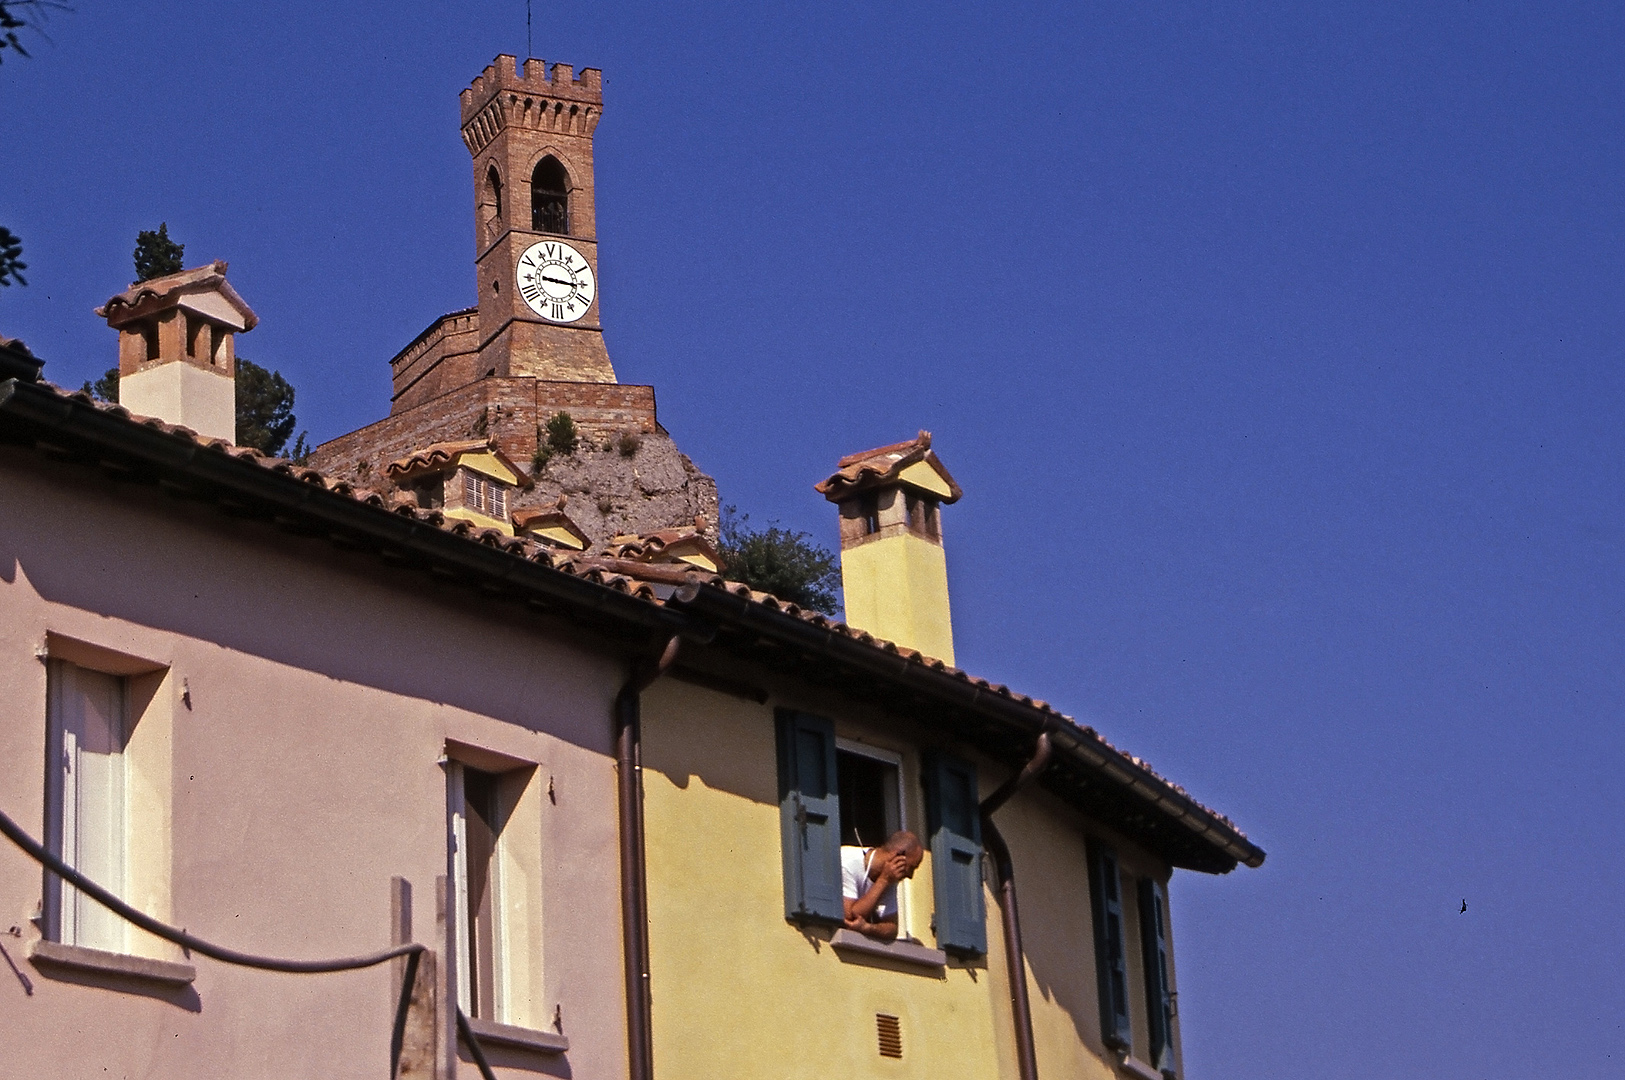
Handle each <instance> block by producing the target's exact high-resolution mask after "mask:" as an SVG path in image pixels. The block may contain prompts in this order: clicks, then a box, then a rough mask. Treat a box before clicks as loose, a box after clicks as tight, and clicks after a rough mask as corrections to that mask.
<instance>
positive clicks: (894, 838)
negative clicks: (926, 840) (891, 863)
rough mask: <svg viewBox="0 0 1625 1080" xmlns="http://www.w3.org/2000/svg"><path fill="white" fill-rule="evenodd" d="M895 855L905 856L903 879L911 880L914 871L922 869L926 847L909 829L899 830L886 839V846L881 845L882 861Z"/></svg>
mask: <svg viewBox="0 0 1625 1080" xmlns="http://www.w3.org/2000/svg"><path fill="white" fill-rule="evenodd" d="M893 855H901V856H903V860H904V862H903V866H904V872H903V877H904V878H911V877H913V876H914V871H916V870H918V869H919V868H920V863H922V862H924V861H925V845H924V844H921V843H920V838H919V837H918V836H915V835H914V834H913V833H911V832H909V831H908V830H907V829H898V830H897V831H896V832H894V833H892V834H891V835H890V836H888V837H887V838H886V842H885V843H884V844H881V845H880V857H881V858H882V859H889V858H891V857H892V856H893Z"/></svg>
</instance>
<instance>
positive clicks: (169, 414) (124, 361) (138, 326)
mask: <svg viewBox="0 0 1625 1080" xmlns="http://www.w3.org/2000/svg"><path fill="white" fill-rule="evenodd" d="M96 314H98V315H100V316H102V317H103V318H105V319H106V320H107V325H108V326H111V327H113V328H114V329H115V330H117V331H118V332H119V339H118V374H119V380H118V400H119V404H120V405H122V406H124V407H125V408H126V409H129V410H130V411H131V412H132V413H135V414H137V415H139V416H155V417H157V418H158V419H160V420H163V421H164V422H166V423H170V424H179V425H181V426H182V427H188V428H191V429H192V430H193V431H195V432H197V433H198V434H199V435H203V436H207V437H208V438H212V439H224V440H226V441H227V442H232V443H234V442H236V441H237V383H236V377H237V359H236V353H235V351H234V349H233V347H232V337H233V335H235V334H237V333H246V332H247V331H249V330H252V329H254V327H255V326H256V325H258V323H259V318H258V317H257V316H256V315H255V314H254V312H253V310H252V309H251V308H249V306H248V305H247V304H245V303H243V298H242V297H240V296H238V295H237V290H235V289H233V288H232V287H231V285H230V283H229V282H227V281H226V264H225V263H224V262H222V261H219V260H216V261H215V262H212V263H210V264H209V265H207V266H200V267H198V268H197V269H195V270H182V271H181V272H180V273H178V274H166V275H165V276H163V277H159V278H153V279H152V280H151V281H138V282H136V283H135V284H134V285H131V286H130V287H129V288H128V289H126V290H125V291H124V292H121V293H119V294H118V295H117V296H115V297H113V298H112V299H111V300H109V301H107V303H105V304H103V305H102V306H101V307H99V308H97V309H96Z"/></svg>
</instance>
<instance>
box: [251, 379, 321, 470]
mask: <svg viewBox="0 0 1625 1080" xmlns="http://www.w3.org/2000/svg"><path fill="white" fill-rule="evenodd" d="M293 397H294V390H293V384H291V383H289V382H288V380H287V379H284V378H283V377H282V373H281V372H278V371H267V370H266V369H265V368H262V367H260V366H259V365H258V364H256V363H254V362H253V361H252V360H244V359H243V358H242V357H240V356H239V357H238V358H237V445H238V446H252V447H253V448H254V449H256V450H258V451H259V452H260V453H262V454H269V455H270V456H272V457H277V456H279V455H281V454H282V452H283V450H284V449H286V447H287V445H288V440H289V439H291V438H293V430H294V428H296V427H298V426H299V420H298V418H297V417H296V416H294V414H293ZM309 455H310V447H309V446H308V445H307V443H306V441H305V433H304V432H300V433H299V438H298V439H296V440H294V444H293V450H292V451H291V452H290V453H289V454H288V456H289V457H291V458H293V459H294V460H295V461H303V460H304V459H305V458H306V457H308V456H309Z"/></svg>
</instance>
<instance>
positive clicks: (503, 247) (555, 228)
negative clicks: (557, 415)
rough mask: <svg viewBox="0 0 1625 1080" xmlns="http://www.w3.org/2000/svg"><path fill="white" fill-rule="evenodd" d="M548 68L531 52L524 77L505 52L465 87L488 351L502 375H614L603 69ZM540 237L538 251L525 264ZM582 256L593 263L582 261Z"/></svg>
mask: <svg viewBox="0 0 1625 1080" xmlns="http://www.w3.org/2000/svg"><path fill="white" fill-rule="evenodd" d="M504 59H506V58H504ZM546 68H547V65H546V64H545V63H543V62H542V61H541V60H526V61H525V67H524V75H523V76H520V75H519V74H518V73H517V72H516V71H515V68H514V65H513V63H512V62H511V61H510V62H507V63H503V62H500V61H499V62H498V63H496V64H493V65H491V66H490V67H488V68H486V69H485V72H484V73H483V74H482V75H480V77H479V78H478V79H475V80H474V84H473V85H472V86H470V87H469V88H468V89H467V90H464V91H463V93H462V114H463V142H464V143H465V144H466V145H467V146H468V150H469V153H470V154H472V155H473V157H474V202H475V211H474V250H475V253H476V254H475V266H476V267H477V270H476V276H477V279H478V281H479V290H480V299H479V311H480V338H481V341H480V355H481V359H482V360H483V361H484V362H485V363H486V365H487V367H488V369H489V368H494V369H495V370H496V373H497V374H498V375H534V376H536V377H537V378H543V379H557V380H564V381H569V382H605V383H612V382H615V381H616V380H615V369H614V368H613V367H611V366H610V362H609V352H608V351H607V350H606V349H605V348H604V331H603V325H602V324H601V323H600V322H599V316H598V290H597V281H598V233H597V227H596V222H595V218H594V214H593V174H592V136H593V130H594V129H595V128H597V126H598V117H599V115H600V114H601V112H602V110H603V106H604V92H603V82H602V77H601V75H600V73H599V72H598V71H596V70H594V69H592V68H587V69H585V70H583V71H582V72H581V76H580V77H579V78H576V77H574V75H573V72H572V70H571V68H570V66H569V65H568V64H554V65H553V70H552V72H551V74H549V72H548V71H547V70H546ZM538 244H540V245H541V254H540V255H536V254H532V255H531V257H530V260H529V262H526V261H525V260H526V253H527V252H533V253H534V252H535V251H536V245H538ZM560 256H562V258H560ZM582 263H585V265H586V271H585V272H582V271H580V270H578V269H573V268H578V267H580V266H581V264H582ZM538 267H539V268H540V269H539V270H538V269H537V268H538Z"/></svg>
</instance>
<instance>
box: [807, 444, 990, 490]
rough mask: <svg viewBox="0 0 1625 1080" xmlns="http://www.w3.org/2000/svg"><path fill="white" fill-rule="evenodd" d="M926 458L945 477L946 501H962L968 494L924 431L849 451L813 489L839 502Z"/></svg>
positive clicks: (894, 478)
mask: <svg viewBox="0 0 1625 1080" xmlns="http://www.w3.org/2000/svg"><path fill="white" fill-rule="evenodd" d="M922 461H923V462H925V463H926V464H927V465H929V466H930V467H931V468H932V469H934V470H935V471H936V473H937V475H938V476H940V477H942V480H943V482H944V483H945V484H947V485H948V490H949V491H950V492H951V494H950V495H949V496H948V497H947V498H946V499H943V500H942V501H943V502H947V503H953V502H958V501H959V497H960V495H962V494H964V493H963V492H962V491H960V489H959V485H958V484H957V483H956V482H955V481H954V478H953V477H952V476H951V475H950V474H949V472H948V469H947V467H946V466H945V465H943V464H942V461H941V460H940V459H938V457H937V455H936V453H935V451H933V450H932V449H931V433H930V432H929V431H922V432H920V433H919V434H918V435H916V436H914V438H912V439H909V440H908V441H907V442H900V443H892V444H891V445H890V446H879V447H876V448H875V449H873V450H865V451H863V452H862V453H859V454H848V455H847V456H846V457H844V458H842V459H841V460H840V461H838V462H837V463H836V469H835V472H833V473H831V474H830V476H829V477H828V478H827V479H825V480H822V481H820V482H818V483H816V484H814V485H813V490H815V491H817V492H818V493H819V494H820V495H823V496H824V497H825V498H826V499H828V500H829V501H830V502H839V501H841V500H842V499H845V498H847V497H849V496H851V495H852V494H854V493H856V492H859V491H863V490H865V489H867V488H871V487H876V486H879V485H881V484H885V483H889V482H892V481H895V480H896V479H897V478H898V476H899V475H900V474H901V473H902V471H903V470H904V469H906V468H908V467H909V466H910V465H914V464H917V463H919V462H922Z"/></svg>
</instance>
